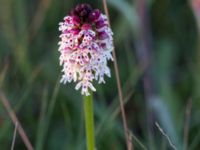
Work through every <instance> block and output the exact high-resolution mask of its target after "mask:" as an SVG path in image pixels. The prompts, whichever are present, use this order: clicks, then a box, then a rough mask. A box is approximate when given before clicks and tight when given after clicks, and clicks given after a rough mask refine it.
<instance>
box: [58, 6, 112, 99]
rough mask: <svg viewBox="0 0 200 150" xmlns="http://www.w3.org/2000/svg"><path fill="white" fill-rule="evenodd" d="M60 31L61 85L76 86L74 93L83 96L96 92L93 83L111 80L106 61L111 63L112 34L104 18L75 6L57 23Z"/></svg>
mask: <svg viewBox="0 0 200 150" xmlns="http://www.w3.org/2000/svg"><path fill="white" fill-rule="evenodd" d="M59 30H60V31H61V35H60V41H59V43H58V44H59V49H58V51H59V52H60V65H61V66H62V67H63V69H62V72H63V75H62V78H61V80H60V82H61V83H64V84H65V83H67V82H71V81H74V82H76V83H77V84H76V87H75V89H76V90H79V89H80V88H81V94H82V95H86V96H88V95H90V92H89V91H90V90H91V91H96V89H95V87H94V86H93V84H92V83H93V81H94V80H97V81H98V83H99V84H100V83H105V80H104V75H107V76H108V77H110V76H111V75H110V69H109V67H108V66H107V61H108V60H113V58H112V54H111V52H112V50H113V37H112V35H113V33H112V31H111V29H110V27H109V25H108V19H107V17H106V16H105V15H104V14H102V13H101V12H100V11H99V10H98V9H93V8H92V7H91V6H90V5H88V4H78V5H77V6H76V7H75V8H74V9H72V10H71V12H70V15H68V16H66V17H64V21H63V22H60V23H59Z"/></svg>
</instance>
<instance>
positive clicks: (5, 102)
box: [0, 90, 33, 150]
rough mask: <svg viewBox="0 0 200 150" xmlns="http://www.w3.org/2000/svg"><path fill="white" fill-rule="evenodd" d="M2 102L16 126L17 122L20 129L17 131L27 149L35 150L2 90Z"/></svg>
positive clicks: (0, 98) (0, 96)
mask: <svg viewBox="0 0 200 150" xmlns="http://www.w3.org/2000/svg"><path fill="white" fill-rule="evenodd" d="M0 100H1V102H2V104H3V106H4V107H5V109H6V111H7V112H8V114H9V116H10V118H11V120H12V122H13V124H16V122H17V123H18V125H17V126H18V127H17V130H18V132H19V135H20V136H21V138H22V140H23V142H24V144H25V146H26V148H27V149H28V150H33V146H32V144H31V142H30V141H29V139H28V137H27V135H26V133H25V131H24V129H23V128H22V126H21V123H20V122H19V120H18V118H17V116H16V114H15V113H14V111H13V109H12V108H11V106H10V103H9V100H8V99H7V98H6V96H5V95H4V94H3V92H2V91H1V90H0Z"/></svg>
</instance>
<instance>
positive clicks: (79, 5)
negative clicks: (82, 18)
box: [75, 4, 82, 13]
mask: <svg viewBox="0 0 200 150" xmlns="http://www.w3.org/2000/svg"><path fill="white" fill-rule="evenodd" d="M81 5H82V4H78V5H77V6H76V7H75V11H76V12H77V13H80V12H81V10H82V7H81Z"/></svg>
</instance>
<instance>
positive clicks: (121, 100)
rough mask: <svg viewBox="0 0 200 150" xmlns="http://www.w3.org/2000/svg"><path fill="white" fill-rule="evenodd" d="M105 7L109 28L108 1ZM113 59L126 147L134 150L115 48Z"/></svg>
mask: <svg viewBox="0 0 200 150" xmlns="http://www.w3.org/2000/svg"><path fill="white" fill-rule="evenodd" d="M103 6H104V11H105V14H106V16H107V17H108V22H109V26H111V25H110V19H109V11H108V7H107V3H106V0H103ZM113 47H114V46H113ZM113 58H114V69H115V76H116V81H117V89H118V94H119V102H120V109H121V113H122V120H123V126H124V132H125V136H126V145H127V148H128V150H132V149H134V147H133V144H132V142H130V141H129V130H128V125H127V120H126V114H125V110H124V105H123V93H122V87H121V82H120V77H119V70H118V64H117V58H116V53H115V48H114V49H113Z"/></svg>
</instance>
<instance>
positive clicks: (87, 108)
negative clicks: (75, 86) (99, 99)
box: [83, 94, 95, 150]
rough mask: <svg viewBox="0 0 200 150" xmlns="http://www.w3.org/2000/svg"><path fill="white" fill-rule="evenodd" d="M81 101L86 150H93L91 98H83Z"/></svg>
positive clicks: (90, 96)
mask: <svg viewBox="0 0 200 150" xmlns="http://www.w3.org/2000/svg"><path fill="white" fill-rule="evenodd" d="M83 99H84V114H85V131H86V139H87V150H95V138H94V112H93V96H92V94H91V95H89V96H84V97H83Z"/></svg>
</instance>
